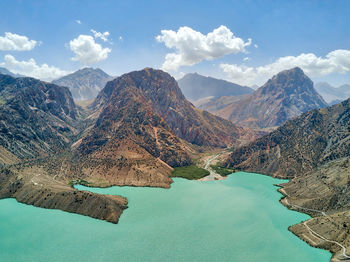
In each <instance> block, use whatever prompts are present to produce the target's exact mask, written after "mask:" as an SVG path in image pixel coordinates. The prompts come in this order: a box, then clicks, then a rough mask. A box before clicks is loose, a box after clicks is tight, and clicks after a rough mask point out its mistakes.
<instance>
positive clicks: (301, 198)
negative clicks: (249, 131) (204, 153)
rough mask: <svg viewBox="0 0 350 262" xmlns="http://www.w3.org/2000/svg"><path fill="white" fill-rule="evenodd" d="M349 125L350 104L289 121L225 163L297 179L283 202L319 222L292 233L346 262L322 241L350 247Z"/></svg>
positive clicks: (334, 246)
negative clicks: (349, 225)
mask: <svg viewBox="0 0 350 262" xmlns="http://www.w3.org/2000/svg"><path fill="white" fill-rule="evenodd" d="M349 126H350V99H348V100H346V101H344V102H342V103H340V104H337V105H334V106H332V107H328V108H323V109H318V110H312V111H309V112H307V113H304V114H303V115H301V116H299V117H297V118H295V119H293V120H289V121H287V122H286V123H285V124H284V125H282V126H281V127H279V128H278V129H277V130H275V131H274V132H272V133H271V134H269V135H266V136H264V137H262V138H259V139H257V140H256V141H254V142H252V143H250V144H248V145H246V146H243V147H241V148H239V149H237V150H236V151H234V152H233V153H232V154H231V155H230V157H229V158H228V160H227V161H226V164H227V165H228V166H231V167H235V168H237V169H241V170H246V171H251V172H257V173H262V174H267V175H271V176H275V177H281V178H289V179H292V180H291V181H290V182H289V183H287V184H285V185H284V188H283V190H282V193H284V194H285V195H286V196H287V198H286V200H284V201H282V202H283V203H284V204H285V205H287V206H288V207H290V208H293V209H297V210H299V211H301V212H307V213H310V214H311V215H313V216H314V217H315V218H313V219H312V220H311V221H310V222H307V223H306V225H305V223H303V224H299V225H297V226H293V227H292V228H291V230H292V231H293V232H295V233H296V234H297V235H298V236H300V237H301V238H303V239H305V240H306V241H308V242H309V243H310V244H312V245H315V246H318V247H321V248H326V249H329V250H331V251H332V252H333V253H335V257H334V259H335V260H334V261H337V260H336V259H337V258H339V257H341V248H340V246H339V245H337V244H334V243H332V242H329V241H325V240H324V239H323V238H326V239H329V240H332V241H337V242H339V243H341V244H342V245H344V246H346V247H349V248H350V231H349V229H348V222H349V211H348V210H349V208H350V206H349V203H350V202H349V200H350V187H349V185H350V182H349V181H350V175H349V174H350V129H349ZM322 212H324V213H322ZM307 225H308V226H309V227H310V228H312V229H313V230H314V231H315V232H317V234H319V235H321V236H322V237H323V238H321V237H319V236H317V235H315V233H312V232H311V231H310V230H309V229H308V228H307ZM330 229H332V230H330ZM310 239H313V240H314V241H310Z"/></svg>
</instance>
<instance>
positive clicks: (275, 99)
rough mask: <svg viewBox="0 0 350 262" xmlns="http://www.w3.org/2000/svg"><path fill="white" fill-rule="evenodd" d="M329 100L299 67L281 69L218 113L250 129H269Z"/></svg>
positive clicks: (323, 105)
mask: <svg viewBox="0 0 350 262" xmlns="http://www.w3.org/2000/svg"><path fill="white" fill-rule="evenodd" d="M326 106H327V103H326V102H325V101H324V100H323V99H322V97H321V96H320V95H319V94H318V93H317V92H316V90H315V89H314V87H313V83H312V81H311V80H310V78H308V77H307V76H306V75H305V74H304V72H303V71H302V70H301V69H300V68H298V67H296V68H293V69H291V70H286V71H282V72H280V73H279V74H277V75H275V76H274V77H273V78H272V79H270V80H268V81H267V82H266V84H264V85H263V86H262V87H260V88H259V89H258V90H256V91H254V92H253V93H252V94H250V95H247V96H246V97H245V98H244V99H241V100H239V101H237V102H234V103H232V104H229V105H228V106H226V107H224V108H222V109H221V110H219V111H218V112H217V113H216V114H217V115H218V116H221V117H223V118H226V119H229V120H231V121H232V122H233V123H235V124H237V125H241V126H245V127H251V128H257V129H260V128H269V127H276V126H279V125H281V124H283V123H284V122H285V121H287V120H288V119H291V118H293V117H296V116H299V115H300V114H302V113H304V112H306V111H309V110H311V109H314V108H322V107H326Z"/></svg>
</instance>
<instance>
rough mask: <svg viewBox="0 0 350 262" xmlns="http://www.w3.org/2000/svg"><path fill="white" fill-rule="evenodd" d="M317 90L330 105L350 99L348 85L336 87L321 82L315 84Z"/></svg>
mask: <svg viewBox="0 0 350 262" xmlns="http://www.w3.org/2000/svg"><path fill="white" fill-rule="evenodd" d="M315 89H316V90H317V91H318V92H319V93H320V94H321V95H322V97H323V98H324V99H325V100H326V102H327V103H329V104H330V105H333V104H336V103H337V102H339V101H344V100H346V99H348V98H349V97H350V85H347V84H345V85H342V86H339V87H334V86H331V85H330V84H328V83H326V82H320V83H316V84H315Z"/></svg>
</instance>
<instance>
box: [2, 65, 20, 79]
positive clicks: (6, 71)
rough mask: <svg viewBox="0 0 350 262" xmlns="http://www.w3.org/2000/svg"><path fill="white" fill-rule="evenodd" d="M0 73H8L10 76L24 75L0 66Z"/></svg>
mask: <svg viewBox="0 0 350 262" xmlns="http://www.w3.org/2000/svg"><path fill="white" fill-rule="evenodd" d="M0 74H2V75H9V76H12V77H24V75H20V74H14V73H12V72H11V71H9V70H8V69H7V68H5V67H0Z"/></svg>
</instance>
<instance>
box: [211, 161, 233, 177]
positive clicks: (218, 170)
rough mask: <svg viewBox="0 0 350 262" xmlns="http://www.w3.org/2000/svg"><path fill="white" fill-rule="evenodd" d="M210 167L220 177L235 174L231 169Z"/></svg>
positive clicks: (217, 166) (216, 166)
mask: <svg viewBox="0 0 350 262" xmlns="http://www.w3.org/2000/svg"><path fill="white" fill-rule="evenodd" d="M210 167H211V168H212V169H213V170H214V171H215V172H216V173H218V174H219V175H221V176H227V175H230V174H232V173H234V172H235V170H234V169H233V168H226V167H223V166H221V165H220V164H217V165H211V166H210Z"/></svg>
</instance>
